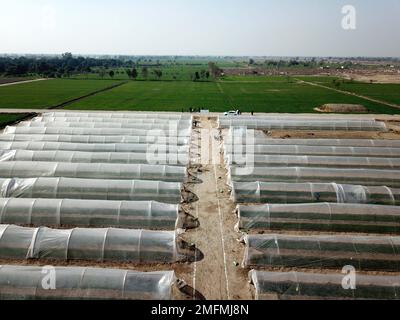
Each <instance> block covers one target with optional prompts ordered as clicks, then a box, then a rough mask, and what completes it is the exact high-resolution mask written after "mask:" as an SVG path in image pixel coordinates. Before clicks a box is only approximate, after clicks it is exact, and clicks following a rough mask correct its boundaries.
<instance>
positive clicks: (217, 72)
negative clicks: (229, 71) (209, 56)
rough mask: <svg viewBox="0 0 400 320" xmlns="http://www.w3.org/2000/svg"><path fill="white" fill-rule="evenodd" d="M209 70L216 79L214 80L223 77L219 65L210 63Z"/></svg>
mask: <svg viewBox="0 0 400 320" xmlns="http://www.w3.org/2000/svg"><path fill="white" fill-rule="evenodd" d="M208 68H209V69H210V73H211V74H212V76H213V77H214V79H217V78H219V77H220V76H221V75H222V72H223V71H222V69H220V68H219V67H217V65H216V64H215V63H214V62H209V63H208Z"/></svg>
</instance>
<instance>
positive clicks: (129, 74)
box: [125, 69, 132, 79]
mask: <svg viewBox="0 0 400 320" xmlns="http://www.w3.org/2000/svg"><path fill="white" fill-rule="evenodd" d="M125 72H126V74H127V75H128V78H129V79H130V78H132V71H131V69H126V70H125Z"/></svg>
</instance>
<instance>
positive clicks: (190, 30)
mask: <svg viewBox="0 0 400 320" xmlns="http://www.w3.org/2000/svg"><path fill="white" fill-rule="evenodd" d="M344 5H353V6H354V7H355V8H356V17H357V20H356V21H357V25H356V30H344V29H343V28H342V18H343V16H344V15H343V14H342V12H341V11H342V7H343V6H344ZM65 51H71V52H73V53H75V54H77V53H81V54H134V55H144V54H151V55H265V56H359V55H362V56H396V57H398V56H400V0H344V1H343V0H140V1H139V0H0V53H62V52H65Z"/></svg>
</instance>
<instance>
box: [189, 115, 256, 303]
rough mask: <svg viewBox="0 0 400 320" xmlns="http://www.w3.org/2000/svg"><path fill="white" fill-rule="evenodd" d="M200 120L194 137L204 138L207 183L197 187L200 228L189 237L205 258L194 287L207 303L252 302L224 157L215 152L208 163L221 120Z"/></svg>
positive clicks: (201, 173)
mask: <svg viewBox="0 0 400 320" xmlns="http://www.w3.org/2000/svg"><path fill="white" fill-rule="evenodd" d="M199 120H200V128H199V129H195V131H194V134H195V135H198V136H201V141H199V143H198V144H200V145H201V147H200V148H199V149H198V150H197V151H198V152H197V153H198V154H200V153H201V154H202V156H203V158H202V159H201V162H202V164H201V165H199V166H198V168H199V172H198V178H200V179H201V180H202V181H203V183H201V184H198V185H194V186H193V191H194V192H195V193H196V195H197V196H198V197H199V201H198V202H197V203H196V204H194V205H193V206H192V210H191V214H193V215H194V216H197V217H198V218H199V220H200V228H198V229H195V230H192V231H188V232H187V234H186V235H185V238H186V239H187V241H189V242H192V243H195V244H196V247H197V248H198V249H199V250H200V251H201V252H202V253H203V255H204V257H203V259H202V260H201V261H197V262H196V263H195V264H194V268H193V269H194V270H193V279H192V284H191V285H192V286H193V288H194V289H196V290H198V291H199V292H201V293H202V294H203V295H204V296H205V298H206V299H207V300H227V299H229V300H244V299H246V300H247V299H251V298H252V296H251V291H250V285H249V283H248V281H247V272H248V271H247V270H244V269H242V268H241V267H240V263H241V261H242V259H243V255H244V247H243V246H242V245H241V244H240V243H239V242H238V238H239V237H240V234H239V233H237V232H235V230H234V226H235V223H236V222H237V218H236V215H235V214H234V209H235V204H234V202H233V200H232V199H231V198H230V190H229V188H228V186H227V184H226V183H227V180H226V169H225V167H224V163H223V157H222V155H221V154H219V152H215V153H214V154H216V156H214V160H213V159H212V156H211V155H210V156H209V158H210V161H209V163H208V164H207V163H204V162H205V161H204V154H205V152H206V150H207V149H208V150H210V151H211V150H213V149H212V146H213V147H214V150H216V148H217V146H219V143H220V142H219V141H218V139H216V138H217V137H218V131H217V130H216V128H217V121H216V118H208V117H199ZM213 129H214V130H213ZM211 130H212V131H211ZM200 142H201V143H200ZM210 153H211V152H210ZM215 159H216V160H215ZM198 160H199V159H198Z"/></svg>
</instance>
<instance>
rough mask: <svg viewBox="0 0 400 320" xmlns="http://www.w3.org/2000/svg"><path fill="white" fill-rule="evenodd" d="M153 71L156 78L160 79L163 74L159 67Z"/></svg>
mask: <svg viewBox="0 0 400 320" xmlns="http://www.w3.org/2000/svg"><path fill="white" fill-rule="evenodd" d="M153 73H154V74H155V75H156V77H157V79H158V80H160V79H161V77H162V75H163V73H162V71H161V70H159V69H156V70H154V71H153Z"/></svg>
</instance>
